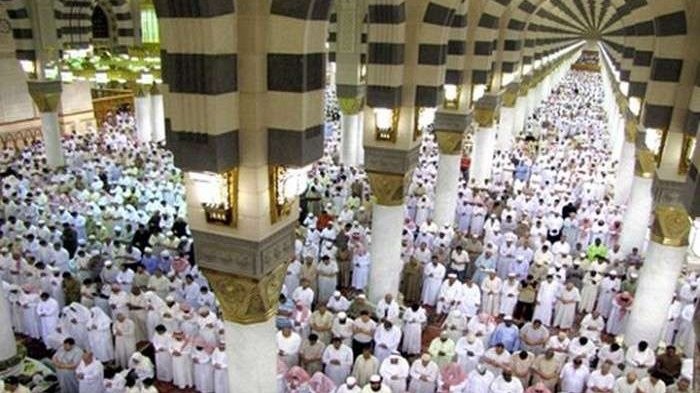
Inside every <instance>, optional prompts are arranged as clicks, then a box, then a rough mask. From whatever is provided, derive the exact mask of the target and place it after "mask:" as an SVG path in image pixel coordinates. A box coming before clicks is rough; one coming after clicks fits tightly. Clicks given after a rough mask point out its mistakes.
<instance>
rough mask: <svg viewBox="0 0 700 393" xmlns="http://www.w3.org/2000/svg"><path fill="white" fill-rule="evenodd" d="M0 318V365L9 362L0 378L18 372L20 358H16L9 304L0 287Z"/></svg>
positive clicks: (1, 371) (0, 371)
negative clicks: (0, 319) (0, 321)
mask: <svg viewBox="0 0 700 393" xmlns="http://www.w3.org/2000/svg"><path fill="white" fill-rule="evenodd" d="M0 318H2V320H3V321H5V322H4V323H0V363H3V364H5V362H8V361H9V364H8V365H7V367H6V368H4V369H0V377H6V376H8V375H12V374H14V373H15V372H17V371H18V366H19V361H20V360H21V359H20V358H18V357H17V343H16V342H15V334H14V332H13V331H12V324H11V323H10V321H11V320H12V318H11V315H10V303H9V301H8V299H7V294H6V293H5V289H4V288H2V287H0Z"/></svg>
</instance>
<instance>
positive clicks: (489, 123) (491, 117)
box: [474, 94, 500, 128]
mask: <svg viewBox="0 0 700 393" xmlns="http://www.w3.org/2000/svg"><path fill="white" fill-rule="evenodd" d="M499 104H500V97H499V96H498V95H495V94H488V95H485V96H483V97H481V99H480V100H479V101H477V102H476V104H474V120H475V121H476V122H477V123H478V124H479V127H484V128H489V127H493V125H494V123H495V122H496V112H497V111H498V106H499Z"/></svg>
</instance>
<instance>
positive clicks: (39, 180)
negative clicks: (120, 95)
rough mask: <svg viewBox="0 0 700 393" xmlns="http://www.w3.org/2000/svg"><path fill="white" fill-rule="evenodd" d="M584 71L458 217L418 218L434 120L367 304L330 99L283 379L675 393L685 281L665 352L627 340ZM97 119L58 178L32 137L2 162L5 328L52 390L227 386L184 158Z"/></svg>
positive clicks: (358, 219)
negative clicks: (55, 382) (38, 353)
mask: <svg viewBox="0 0 700 393" xmlns="http://www.w3.org/2000/svg"><path fill="white" fill-rule="evenodd" d="M600 84H601V82H600V77H599V76H595V75H594V74H589V73H578V72H574V73H571V74H569V76H568V77H567V79H566V80H565V82H564V84H563V85H562V86H560V87H558V88H556V89H555V90H554V93H553V95H552V96H551V97H550V98H549V99H548V100H547V101H546V102H545V103H544V104H543V106H542V107H541V108H540V109H538V110H537V111H536V112H535V114H534V116H533V117H532V118H531V119H529V121H528V124H527V129H526V130H525V133H526V134H527V136H528V138H520V139H519V141H518V142H517V143H516V144H515V145H514V147H513V149H512V150H510V151H507V152H505V151H504V152H497V153H496V155H495V157H494V164H493V170H492V176H491V179H490V181H489V182H487V183H485V184H473V183H470V182H469V181H468V180H466V178H465V179H463V180H462V181H461V182H460V187H459V194H458V195H457V196H456V197H457V198H458V209H457V211H456V216H455V222H454V224H453V225H448V226H442V227H438V226H437V225H436V224H435V223H434V222H433V221H432V218H431V217H432V209H433V206H432V201H433V200H434V199H435V198H434V190H435V183H436V176H437V161H438V150H437V145H436V142H435V140H434V137H433V135H432V134H431V133H430V132H429V130H428V132H426V133H425V134H424V136H423V140H422V146H421V150H420V152H421V154H420V158H419V164H418V166H417V168H416V170H415V171H414V174H413V179H412V183H411V186H410V189H409V192H408V196H407V204H406V206H407V209H406V221H405V230H404V234H403V239H402V260H403V263H404V266H403V273H402V277H403V279H402V284H401V291H400V294H398V295H397V296H396V297H394V296H392V295H391V294H388V295H386V296H385V297H384V298H383V299H382V300H381V301H379V302H378V303H377V304H370V303H369V302H368V301H367V299H366V296H365V291H366V289H367V285H368V281H369V271H370V266H371V263H372V259H371V256H370V254H369V250H370V241H371V228H370V224H371V214H372V199H373V198H372V197H371V193H370V189H369V186H368V183H367V180H366V177H365V174H364V171H363V170H362V169H360V168H350V167H344V166H342V165H338V164H337V159H336V158H335V156H336V154H337V148H338V144H339V139H338V121H337V120H338V109H337V105H336V104H333V102H334V101H333V100H328V102H329V103H330V104H329V108H327V116H328V120H329V122H330V124H332V127H334V128H335V131H336V133H335V134H334V135H333V136H332V137H331V138H329V139H328V140H327V141H326V149H327V154H326V155H325V157H324V158H323V159H322V160H321V161H320V162H319V163H318V164H316V165H315V166H314V169H313V170H312V172H311V175H310V179H309V187H308V190H307V192H306V193H305V195H304V196H303V201H302V209H303V211H302V215H301V218H300V226H299V228H298V238H297V240H296V244H295V256H294V260H293V261H292V262H291V263H290V265H289V268H288V274H287V276H286V278H285V283H284V288H283V291H282V292H283V293H282V295H281V296H280V308H279V315H278V317H277V321H276V322H277V326H278V328H279V332H278V333H277V336H276V341H277V346H278V351H279V352H278V359H279V361H278V365H277V366H278V380H277V383H278V390H279V392H282V393H329V392H335V393H344V392H353V393H354V392H363V393H366V392H383V393H403V392H405V391H409V392H411V393H432V392H459V393H464V392H466V393H481V392H486V393H511V392H513V393H518V392H521V391H526V392H537V393H546V392H552V393H554V392H558V391H561V392H567V393H569V392H571V393H579V392H610V391H614V392H621V393H625V392H634V393H639V392H641V393H648V392H663V391H669V392H686V391H688V392H689V391H690V390H689V389H690V388H689V386H688V385H689V384H688V382H689V378H688V375H683V374H682V367H681V361H682V357H686V358H687V357H689V356H691V354H692V342H693V340H694V336H693V331H692V325H691V323H690V320H691V318H692V314H693V311H694V307H695V303H696V299H697V295H698V289H697V279H696V278H695V277H694V276H692V275H687V276H686V277H685V278H684V280H686V281H684V282H683V284H682V285H681V286H680V287H679V290H678V294H677V296H676V299H675V300H674V304H673V305H672V307H671V310H672V312H671V313H670V314H669V323H668V325H667V328H666V331H665V332H664V342H665V343H666V344H668V345H666V347H665V348H664V349H663V350H662V351H661V350H657V348H650V347H649V345H648V344H647V345H645V344H644V343H640V344H639V345H636V346H631V347H627V346H626V345H625V343H624V341H623V340H621V337H622V333H623V332H624V325H625V321H626V318H627V315H628V314H629V311H630V307H631V305H632V303H633V301H634V292H635V289H636V279H637V275H638V271H639V267H640V266H641V264H643V257H642V255H643V252H642V251H640V250H635V251H633V252H632V253H630V254H628V255H623V253H622V252H621V251H620V248H619V246H618V245H617V240H618V238H619V234H620V230H621V217H622V212H623V211H624V207H623V206H615V205H614V204H613V203H612V202H611V198H609V194H610V188H611V187H610V186H611V184H612V182H613V181H614V180H613V179H614V172H615V163H613V162H610V161H609V160H610V159H609V156H610V153H609V147H608V144H609V137H608V136H607V134H606V131H605V126H604V124H605V114H604V111H603V110H602V109H601V108H600V101H601V94H602V91H601V86H600ZM328 94H329V95H331V96H332V92H329V93H328ZM105 128H106V130H105V132H102V133H100V134H97V133H96V134H94V135H85V136H80V137H71V138H68V139H66V140H65V141H64V151H65V152H66V159H67V165H66V168H65V169H61V170H58V171H49V170H46V168H45V162H44V160H43V158H42V157H43V154H42V147H41V145H36V146H33V147H30V148H28V149H25V150H23V151H22V152H21V154H20V156H19V157H15V156H13V155H11V154H10V153H9V152H7V153H6V154H5V155H4V157H3V160H4V161H3V162H4V163H5V164H4V165H5V166H6V170H5V172H4V173H5V176H4V177H3V179H2V189H3V194H2V195H3V209H2V215H3V217H2V220H3V221H2V226H1V227H0V230H2V237H1V242H2V244H0V247H2V248H1V250H2V252H1V253H0V254H2V255H0V268H1V269H2V272H1V273H2V279H3V289H4V291H5V294H6V299H7V300H8V303H9V304H8V307H9V309H10V310H11V316H12V325H13V328H14V329H15V331H16V332H17V333H20V334H23V335H25V336H28V337H31V338H34V339H36V340H41V341H42V342H43V343H44V344H45V345H46V347H47V348H49V349H50V350H51V351H52V361H53V365H54V368H55V370H56V373H57V376H58V379H59V382H60V385H61V391H62V392H115V393H116V392H119V393H121V392H129V393H137V392H152V391H156V390H157V389H156V388H155V387H154V381H162V382H169V383H172V384H173V385H174V386H175V387H177V388H181V389H187V388H193V389H196V390H197V391H200V392H203V393H210V392H215V393H220V392H226V391H227V389H228V375H227V374H228V372H227V369H226V368H227V358H226V346H225V343H224V342H223V330H222V329H223V326H222V323H221V321H220V319H219V318H218V317H217V314H218V310H217V304H216V300H215V297H214V294H213V293H212V292H211V291H210V290H209V289H208V286H207V283H206V280H205V278H204V277H203V276H202V275H201V274H200V273H199V271H198V268H197V266H196V263H194V262H195V261H194V258H193V252H192V241H191V237H190V235H189V233H188V228H187V223H186V221H185V220H184V218H183V217H184V215H185V213H186V211H185V204H184V190H183V187H182V185H181V173H180V172H179V171H178V170H177V169H176V168H175V167H174V166H173V163H172V157H171V155H170V153H168V152H167V151H165V150H163V149H160V148H158V147H157V146H153V145H141V144H137V143H135V142H134V141H133V139H132V138H131V137H130V133H131V132H133V118H131V117H130V116H127V115H119V116H116V118H115V119H114V120H113V122H112V123H111V124H107V127H105ZM533 140H535V141H537V143H533V142H532V141H533ZM144 344H148V346H150V347H151V348H152V350H153V352H154V353H155V354H154V356H153V357H149V356H144V355H143V354H142V352H140V351H139V350H140V349H142V347H143V345H144ZM671 344H675V347H674V346H672V345H671ZM667 387H668V389H667Z"/></svg>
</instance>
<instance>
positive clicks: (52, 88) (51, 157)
mask: <svg viewBox="0 0 700 393" xmlns="http://www.w3.org/2000/svg"><path fill="white" fill-rule="evenodd" d="M27 84H28V87H29V95H31V96H32V99H33V100H34V103H35V104H36V106H37V108H38V109H39V112H41V134H42V136H43V138H44V150H45V152H46V162H47V164H48V166H49V168H52V169H53V168H60V167H62V166H64V165H65V164H66V161H65V157H64V155H63V146H62V145H61V127H60V125H59V123H58V104H59V102H60V99H61V90H62V88H61V81H28V82H27Z"/></svg>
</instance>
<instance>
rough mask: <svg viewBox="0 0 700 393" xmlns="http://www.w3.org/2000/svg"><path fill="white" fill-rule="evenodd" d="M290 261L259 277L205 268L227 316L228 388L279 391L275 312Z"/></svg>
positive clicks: (256, 392) (243, 391)
mask: <svg viewBox="0 0 700 393" xmlns="http://www.w3.org/2000/svg"><path fill="white" fill-rule="evenodd" d="M286 270H287V264H286V263H283V264H280V265H278V266H277V267H276V268H274V269H273V270H272V271H270V272H269V273H267V274H266V275H264V276H262V277H260V278H251V277H245V276H241V275H237V274H233V273H227V272H221V271H216V270H212V269H207V268H204V269H202V272H203V273H204V274H205V275H206V277H207V279H208V280H209V283H210V285H211V286H212V289H213V290H214V293H215V294H216V297H217V299H218V300H219V303H220V305H221V310H222V314H223V317H224V332H225V339H226V355H227V357H228V375H229V390H230V391H231V392H235V393H259V392H275V391H276V390H277V381H276V378H277V344H276V341H275V335H276V333H277V329H276V327H275V315H276V314H277V306H278V304H279V302H278V299H277V298H278V297H279V294H280V290H281V289H282V283H283V281H284V277H285V274H286Z"/></svg>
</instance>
